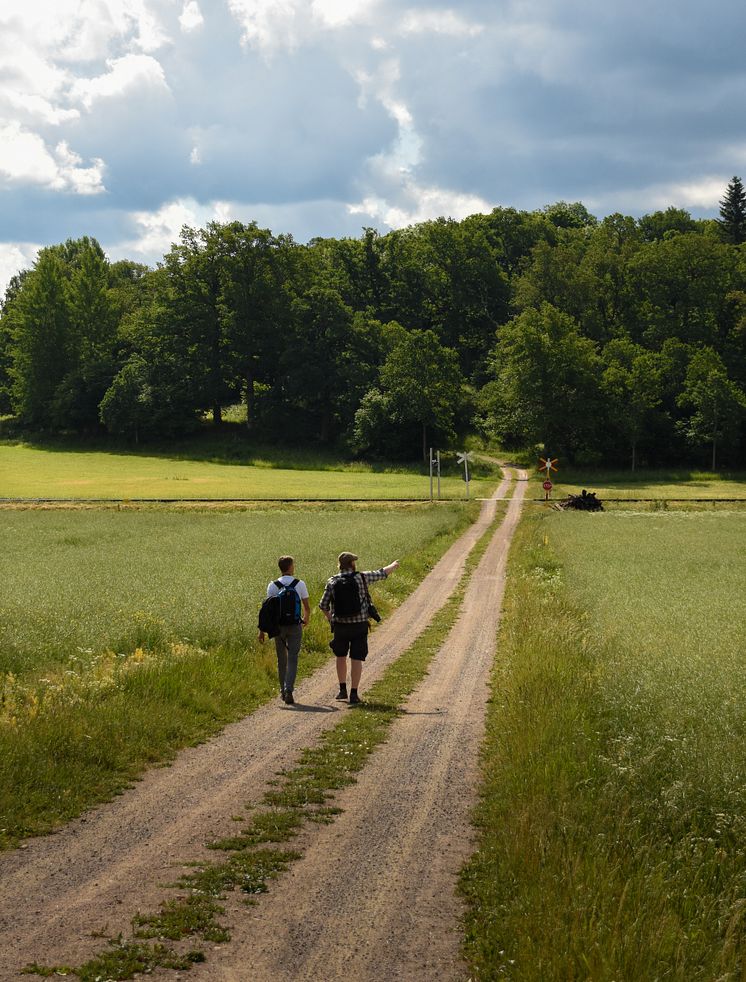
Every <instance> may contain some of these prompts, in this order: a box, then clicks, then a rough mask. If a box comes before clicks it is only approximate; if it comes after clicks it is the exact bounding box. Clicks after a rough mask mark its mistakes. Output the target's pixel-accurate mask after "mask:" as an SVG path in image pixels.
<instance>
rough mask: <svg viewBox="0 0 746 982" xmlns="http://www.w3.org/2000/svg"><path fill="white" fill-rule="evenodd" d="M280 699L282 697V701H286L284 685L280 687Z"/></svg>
mask: <svg viewBox="0 0 746 982" xmlns="http://www.w3.org/2000/svg"><path fill="white" fill-rule="evenodd" d="M280 699H282V701H283V702H285V687H284V686H283V687H282V688H281V689H280Z"/></svg>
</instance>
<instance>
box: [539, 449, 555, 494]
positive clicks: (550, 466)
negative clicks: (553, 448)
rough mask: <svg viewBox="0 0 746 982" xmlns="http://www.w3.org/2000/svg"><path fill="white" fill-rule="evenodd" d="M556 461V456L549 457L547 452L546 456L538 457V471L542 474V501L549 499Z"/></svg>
mask: <svg viewBox="0 0 746 982" xmlns="http://www.w3.org/2000/svg"><path fill="white" fill-rule="evenodd" d="M558 463H559V460H558V459H557V457H551V456H549V455H548V454H547V456H546V457H539V471H540V472H543V474H544V483H543V484H542V487H543V488H544V501H549V495H550V493H551V490H552V488H553V487H554V485H553V484H552V480H551V478H552V472H555V473H556V472H557V464H558Z"/></svg>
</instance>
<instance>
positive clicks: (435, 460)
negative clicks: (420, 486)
mask: <svg viewBox="0 0 746 982" xmlns="http://www.w3.org/2000/svg"><path fill="white" fill-rule="evenodd" d="M433 477H436V478H437V481H438V501H440V450H436V451H435V456H433V448H432V447H430V500H431V501H432V500H433Z"/></svg>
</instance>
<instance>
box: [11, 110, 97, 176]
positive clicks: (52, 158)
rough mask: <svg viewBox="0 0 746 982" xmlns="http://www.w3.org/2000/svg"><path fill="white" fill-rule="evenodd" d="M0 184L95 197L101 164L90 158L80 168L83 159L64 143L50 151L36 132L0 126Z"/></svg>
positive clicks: (15, 126) (16, 126)
mask: <svg viewBox="0 0 746 982" xmlns="http://www.w3.org/2000/svg"><path fill="white" fill-rule="evenodd" d="M0 146H2V153H0V183H2V184H4V185H5V186H6V187H20V186H23V185H37V186H40V187H43V188H49V189H50V190H53V191H72V192H74V193H75V194H99V193H100V192H102V191H104V190H105V189H104V186H103V183H102V178H103V170H104V162H103V161H102V160H100V159H99V158H94V160H93V161H92V163H91V164H90V166H88V167H83V166H82V164H83V159H82V157H80V156H79V155H78V154H76V153H74V152H73V151H71V150H70V148H69V146H68V145H67V143H65V141H64V140H63V141H61V142H60V143H58V144H57V146H56V147H55V149H54V151H50V149H49V148H48V147H47V145H46V143H45V142H44V140H43V139H42V138H41V137H40V136H39V134H38V133H32V132H31V131H30V130H26V129H23V128H22V127H21V126H20V125H19V124H18V123H8V124H6V125H0Z"/></svg>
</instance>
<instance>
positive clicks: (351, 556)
mask: <svg viewBox="0 0 746 982" xmlns="http://www.w3.org/2000/svg"><path fill="white" fill-rule="evenodd" d="M356 560H357V556H356V555H355V553H354V552H340V554H339V557H338V558H337V562H338V563H339V568H340V569H352V564H353V563H354V562H355V561H356Z"/></svg>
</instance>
